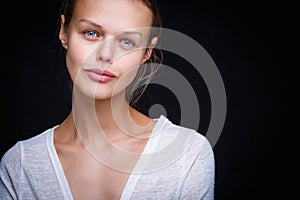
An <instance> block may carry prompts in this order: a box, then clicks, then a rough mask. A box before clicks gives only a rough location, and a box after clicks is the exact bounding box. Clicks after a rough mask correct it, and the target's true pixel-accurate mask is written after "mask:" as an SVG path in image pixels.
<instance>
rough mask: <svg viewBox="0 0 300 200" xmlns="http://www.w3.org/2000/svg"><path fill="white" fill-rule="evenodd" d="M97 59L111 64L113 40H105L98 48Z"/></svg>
mask: <svg viewBox="0 0 300 200" xmlns="http://www.w3.org/2000/svg"><path fill="white" fill-rule="evenodd" d="M97 59H98V60H100V61H102V62H105V63H109V64H111V63H112V62H113V59H114V40H113V39H106V40H104V41H103V42H102V43H101V44H100V46H99V47H98V52H97Z"/></svg>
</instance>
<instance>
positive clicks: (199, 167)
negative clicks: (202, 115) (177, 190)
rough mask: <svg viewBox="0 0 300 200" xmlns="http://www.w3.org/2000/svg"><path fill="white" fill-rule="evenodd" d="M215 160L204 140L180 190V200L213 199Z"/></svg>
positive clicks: (207, 143)
mask: <svg viewBox="0 0 300 200" xmlns="http://www.w3.org/2000/svg"><path fill="white" fill-rule="evenodd" d="M214 184H215V160H214V152H213V151H212V148H211V146H210V144H209V142H208V141H207V140H206V141H205V142H204V146H203V148H202V149H201V151H200V152H199V154H198V155H197V157H196V159H195V160H194V162H193V164H192V166H191V168H190V169H189V172H188V173H187V176H186V178H185V180H184V183H183V187H182V189H181V194H180V200H184V199H187V200H188V199H195V200H196V199H201V200H213V199H214Z"/></svg>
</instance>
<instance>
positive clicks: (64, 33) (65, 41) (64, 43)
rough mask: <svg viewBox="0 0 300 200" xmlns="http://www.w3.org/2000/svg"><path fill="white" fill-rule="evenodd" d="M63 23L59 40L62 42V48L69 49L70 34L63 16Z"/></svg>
mask: <svg viewBox="0 0 300 200" xmlns="http://www.w3.org/2000/svg"><path fill="white" fill-rule="evenodd" d="M60 17H61V19H60V20H61V23H60V30H59V39H60V41H61V44H62V46H63V47H64V48H65V49H67V48H68V34H67V30H66V28H65V16H64V15H61V16H60Z"/></svg>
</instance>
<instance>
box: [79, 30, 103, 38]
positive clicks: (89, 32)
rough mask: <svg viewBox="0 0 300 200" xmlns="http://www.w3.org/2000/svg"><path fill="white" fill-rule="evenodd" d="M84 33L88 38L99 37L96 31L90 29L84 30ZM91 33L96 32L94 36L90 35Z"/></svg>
mask: <svg viewBox="0 0 300 200" xmlns="http://www.w3.org/2000/svg"><path fill="white" fill-rule="evenodd" d="M83 33H84V35H85V36H86V37H87V38H88V39H95V38H99V34H98V33H97V32H96V31H91V30H88V31H84V32H83ZM91 33H92V34H94V36H90V35H89V34H91Z"/></svg>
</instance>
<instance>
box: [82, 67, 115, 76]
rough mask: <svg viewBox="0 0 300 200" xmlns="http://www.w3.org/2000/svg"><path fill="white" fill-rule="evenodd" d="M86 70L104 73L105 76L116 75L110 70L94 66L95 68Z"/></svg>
mask: <svg viewBox="0 0 300 200" xmlns="http://www.w3.org/2000/svg"><path fill="white" fill-rule="evenodd" d="M86 71H88V72H93V73H96V74H99V75H104V76H111V77H115V76H116V75H115V74H114V73H112V72H110V71H108V70H102V69H98V68H94V69H87V70H86Z"/></svg>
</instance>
